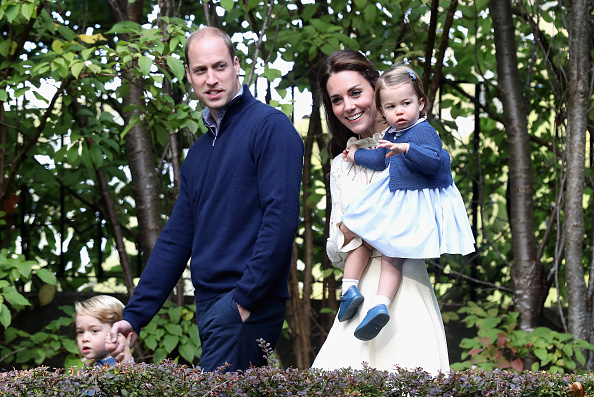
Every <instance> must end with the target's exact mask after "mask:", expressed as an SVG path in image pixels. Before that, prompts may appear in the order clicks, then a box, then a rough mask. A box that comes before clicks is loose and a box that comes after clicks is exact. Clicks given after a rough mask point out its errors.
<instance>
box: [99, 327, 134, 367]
mask: <svg viewBox="0 0 594 397" xmlns="http://www.w3.org/2000/svg"><path fill="white" fill-rule="evenodd" d="M109 334H110V336H111V343H106V344H105V350H107V352H108V353H109V354H111V356H112V357H113V358H115V360H116V361H118V362H121V361H122V360H124V358H125V356H126V351H125V350H126V343H121V342H120V341H119V340H118V336H119V335H120V334H121V335H123V336H124V337H125V338H126V340H128V341H129V343H130V344H129V346H128V350H129V349H130V348H131V347H132V346H134V343H136V340H137V339H138V334H137V333H136V331H134V328H132V325H130V323H129V322H127V321H126V320H121V321H118V322H117V323H115V324H114V325H112V326H111V331H109ZM118 358H119V360H118Z"/></svg>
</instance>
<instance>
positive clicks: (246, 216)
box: [124, 86, 304, 332]
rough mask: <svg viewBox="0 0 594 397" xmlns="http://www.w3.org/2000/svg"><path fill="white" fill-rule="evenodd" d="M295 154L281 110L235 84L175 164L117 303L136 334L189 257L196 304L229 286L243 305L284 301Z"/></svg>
mask: <svg viewBox="0 0 594 397" xmlns="http://www.w3.org/2000/svg"><path fill="white" fill-rule="evenodd" d="M303 151H304V145H303V140H302V139H301V137H300V136H299V134H298V133H297V131H296V130H295V128H294V126H293V125H292V123H291V122H290V120H289V119H288V118H287V116H286V115H284V114H283V113H282V112H280V111H278V110H276V109H274V108H272V107H270V106H268V105H265V104H263V103H261V102H260V101H258V100H257V99H255V98H254V97H253V96H252V94H251V93H250V92H249V89H248V87H247V86H244V90H243V95H241V96H239V97H237V98H235V99H234V100H233V101H232V102H231V104H230V105H229V107H228V108H227V110H226V113H225V115H224V116H223V118H222V120H221V123H220V127H219V132H218V136H216V137H215V135H214V133H213V132H212V131H209V132H207V133H205V134H204V135H202V136H201V137H200V138H199V139H198V140H197V141H196V143H195V144H194V145H192V147H191V148H190V150H189V152H188V154H187V157H186V159H185V160H184V162H183V165H182V167H181V184H180V192H179V196H178V198H177V201H176V203H175V205H174V208H173V211H172V214H171V217H170V218H169V220H168V221H167V224H166V225H165V227H164V228H163V231H162V232H161V234H160V235H159V238H158V240H157V243H156V244H155V247H154V249H153V251H152V253H151V256H150V258H149V260H148V263H147V265H146V268H145V269H144V272H143V274H142V276H141V278H140V281H139V283H138V286H137V287H136V289H135V291H134V294H133V295H132V297H131V299H130V302H129V303H128V304H127V305H126V308H125V309H124V320H126V321H128V322H129V323H130V324H131V325H132V327H133V328H134V329H135V330H136V332H140V329H141V328H142V327H144V326H145V325H146V324H148V322H149V321H150V320H151V319H152V317H153V316H154V315H155V314H156V313H157V312H158V310H159V309H160V308H161V306H162V305H163V303H164V301H165V299H166V298H167V296H168V295H169V293H170V292H171V290H172V289H173V287H174V286H175V284H176V283H177V281H178V280H179V278H180V276H181V275H182V272H183V271H184V269H185V268H186V264H187V262H188V259H189V260H190V271H191V277H192V283H193V285H194V288H195V296H196V303H197V304H200V302H201V301H203V300H206V299H210V298H213V297H215V296H217V295H219V294H222V293H225V292H228V291H232V290H233V291H234V292H233V297H234V299H235V301H236V302H237V303H238V304H239V305H241V306H243V307H244V308H246V309H247V310H250V311H253V310H254V309H257V308H258V307H260V306H262V305H265V304H266V302H267V301H268V300H271V299H273V300H286V299H288V297H289V294H288V288H287V279H288V275H289V269H290V263H291V253H292V246H293V240H294V238H295V233H296V231H297V225H298V220H299V208H300V205H299V194H300V185H301V175H302V167H303Z"/></svg>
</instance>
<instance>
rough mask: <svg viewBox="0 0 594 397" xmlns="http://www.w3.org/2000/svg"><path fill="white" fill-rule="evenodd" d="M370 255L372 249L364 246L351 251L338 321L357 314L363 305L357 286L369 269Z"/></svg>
mask: <svg viewBox="0 0 594 397" xmlns="http://www.w3.org/2000/svg"><path fill="white" fill-rule="evenodd" d="M341 226H342V225H341ZM345 229H346V228H345ZM346 230H348V229H346ZM349 232H350V231H349ZM370 253H371V251H370V249H369V248H367V246H365V245H363V244H362V245H360V246H359V247H357V248H355V249H354V250H352V251H350V252H349V255H348V256H347V258H346V261H345V265H344V274H343V279H342V296H341V297H340V299H341V303H340V309H339V311H338V320H339V321H341V322H342V321H346V320H348V319H350V318H352V317H353V316H354V315H355V314H357V310H358V309H359V306H361V304H362V303H363V299H364V298H363V295H361V292H359V290H358V289H357V286H358V285H359V280H360V279H361V275H362V274H363V271H364V270H365V268H366V267H367V262H369V255H370Z"/></svg>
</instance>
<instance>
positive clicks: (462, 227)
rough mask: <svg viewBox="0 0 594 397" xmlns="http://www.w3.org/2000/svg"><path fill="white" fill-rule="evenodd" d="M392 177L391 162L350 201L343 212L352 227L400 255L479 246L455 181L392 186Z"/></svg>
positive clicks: (374, 243) (426, 254)
mask: <svg viewBox="0 0 594 397" xmlns="http://www.w3.org/2000/svg"><path fill="white" fill-rule="evenodd" d="M413 127H414V126H413ZM397 156H401V154H399V155H397ZM389 181H390V175H389V168H387V169H386V170H384V171H383V175H382V177H381V178H380V179H378V180H376V181H375V182H373V183H371V184H370V185H368V186H367V187H366V188H365V190H363V191H362V192H361V194H358V195H357V196H356V197H355V198H354V199H353V200H352V201H351V202H350V203H349V205H348V207H347V208H346V210H345V213H344V215H343V217H342V222H343V223H344V225H345V226H346V227H347V228H349V230H351V231H352V232H353V233H355V234H357V235H358V236H360V237H361V238H362V239H363V240H365V241H367V242H368V243H369V244H370V245H371V246H373V247H374V248H376V249H377V250H378V251H380V252H381V253H382V254H384V255H386V256H390V257H394V258H417V259H424V258H439V257H440V256H441V254H462V255H466V254H469V253H471V252H473V251H474V250H475V248H474V236H473V234H472V230H471V228H470V222H469V221H468V215H467V213H466V207H465V206H464V201H463V200H462V196H461V195H460V192H459V191H458V188H457V187H456V185H455V184H453V183H452V184H451V185H450V186H448V187H446V188H428V189H417V190H395V191H393V192H391V191H390V188H389Z"/></svg>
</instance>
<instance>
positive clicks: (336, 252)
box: [326, 157, 348, 268]
mask: <svg viewBox="0 0 594 397" xmlns="http://www.w3.org/2000/svg"><path fill="white" fill-rule="evenodd" d="M342 162H343V160H341V159H340V158H339V157H337V158H335V159H334V160H333V161H332V164H331V166H330V196H331V198H332V211H331V212H330V224H329V227H328V229H329V236H328V241H327V242H326V253H327V254H328V258H329V259H330V261H332V263H333V264H334V266H336V267H340V268H342V267H344V261H345V260H346V257H347V256H348V253H347V252H341V251H340V247H341V246H342V244H343V242H344V236H343V234H342V232H341V231H340V230H339V229H338V223H339V222H340V219H341V218H342V215H343V214H344V208H342V194H341V189H340V186H341V177H342V175H341V164H342Z"/></svg>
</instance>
